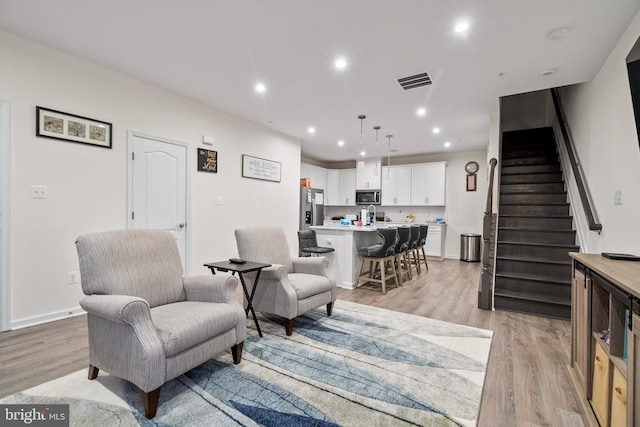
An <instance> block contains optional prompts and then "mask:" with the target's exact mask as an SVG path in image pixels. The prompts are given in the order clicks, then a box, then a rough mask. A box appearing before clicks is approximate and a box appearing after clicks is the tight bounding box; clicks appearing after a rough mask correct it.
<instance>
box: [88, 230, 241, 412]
mask: <svg viewBox="0 0 640 427" xmlns="http://www.w3.org/2000/svg"><path fill="white" fill-rule="evenodd" d="M76 249H77V251H78V259H79V262H80V277H81V283H82V291H83V292H84V293H85V295H87V296H86V297H84V298H83V299H82V300H80V306H81V307H82V308H83V309H84V310H85V311H86V312H87V324H88V333H89V379H90V380H93V379H95V378H96V377H97V376H98V372H99V370H103V371H106V372H108V373H110V374H111V375H113V376H116V377H119V378H122V379H125V380H127V381H129V382H130V383H132V384H134V385H136V386H137V387H138V388H139V389H140V390H141V391H142V403H143V406H144V412H145V415H146V417H147V418H153V417H154V416H155V414H156V410H157V407H158V399H159V397H160V388H161V387H162V385H163V384H164V383H166V382H167V381H169V380H172V379H174V378H177V377H178V376H180V375H182V374H183V373H185V372H187V371H189V370H191V369H193V368H195V367H196V366H199V365H201V364H202V363H204V362H206V361H207V360H209V359H211V358H213V357H215V356H216V355H217V354H219V353H221V352H223V351H225V350H227V349H231V353H232V356H233V362H234V363H236V364H237V363H240V359H241V356H242V346H243V343H244V339H245V335H246V321H247V320H246V319H247V318H246V314H245V312H244V309H243V308H242V305H240V302H239V301H238V300H237V299H236V287H237V286H238V279H236V278H235V277H233V276H231V275H223V274H218V275H216V276H212V275H203V276H192V277H183V276H182V274H183V273H182V260H181V258H180V253H179V251H178V245H177V243H176V239H175V237H174V236H173V234H172V233H171V232H170V231H164V230H118V231H110V232H105V233H93V234H87V235H84V236H80V237H78V239H77V240H76ZM213 378H215V375H214V376H213Z"/></svg>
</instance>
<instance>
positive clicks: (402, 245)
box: [396, 227, 411, 254]
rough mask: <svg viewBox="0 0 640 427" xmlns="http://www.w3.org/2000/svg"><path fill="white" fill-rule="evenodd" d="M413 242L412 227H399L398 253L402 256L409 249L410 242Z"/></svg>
mask: <svg viewBox="0 0 640 427" xmlns="http://www.w3.org/2000/svg"><path fill="white" fill-rule="evenodd" d="M410 240H411V228H410V227H398V244H397V245H396V253H397V254H400V253H402V252H406V251H407V250H408V249H409V241H410Z"/></svg>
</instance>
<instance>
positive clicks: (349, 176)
mask: <svg viewBox="0 0 640 427" xmlns="http://www.w3.org/2000/svg"><path fill="white" fill-rule="evenodd" d="M338 204H339V205H347V206H351V205H355V204H356V170H355V169H340V193H339V196H338Z"/></svg>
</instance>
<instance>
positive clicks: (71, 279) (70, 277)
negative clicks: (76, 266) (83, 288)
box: [67, 271, 80, 285]
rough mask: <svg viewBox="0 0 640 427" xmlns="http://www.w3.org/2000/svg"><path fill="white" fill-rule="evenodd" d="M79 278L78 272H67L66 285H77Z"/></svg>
mask: <svg viewBox="0 0 640 427" xmlns="http://www.w3.org/2000/svg"><path fill="white" fill-rule="evenodd" d="M79 277H80V273H79V272H78V271H69V272H68V273H67V284H69V285H73V284H74V283H78V279H79Z"/></svg>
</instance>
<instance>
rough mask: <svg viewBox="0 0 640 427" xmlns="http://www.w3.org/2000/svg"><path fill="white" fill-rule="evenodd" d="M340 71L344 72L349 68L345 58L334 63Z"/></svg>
mask: <svg viewBox="0 0 640 427" xmlns="http://www.w3.org/2000/svg"><path fill="white" fill-rule="evenodd" d="M333 64H334V65H335V67H336V69H338V70H344V69H345V68H347V60H346V59H344V58H338V59H336V62H334V63H333Z"/></svg>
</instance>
